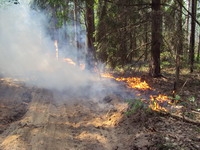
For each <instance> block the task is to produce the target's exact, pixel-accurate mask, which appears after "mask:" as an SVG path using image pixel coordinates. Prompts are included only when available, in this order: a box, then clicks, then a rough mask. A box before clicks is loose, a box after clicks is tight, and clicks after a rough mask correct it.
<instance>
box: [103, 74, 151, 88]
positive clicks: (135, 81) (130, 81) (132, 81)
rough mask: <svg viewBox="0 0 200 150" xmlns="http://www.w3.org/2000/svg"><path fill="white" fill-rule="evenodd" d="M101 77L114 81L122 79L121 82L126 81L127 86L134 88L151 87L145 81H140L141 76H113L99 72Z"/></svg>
mask: <svg viewBox="0 0 200 150" xmlns="http://www.w3.org/2000/svg"><path fill="white" fill-rule="evenodd" d="M101 77H105V78H112V79H115V80H116V81H123V82H125V83H127V86H128V87H129V88H135V89H139V90H148V89H151V87H150V86H149V85H148V84H147V82H146V81H141V78H138V77H127V78H125V77H118V78H115V77H114V76H113V75H112V74H109V73H104V74H101Z"/></svg>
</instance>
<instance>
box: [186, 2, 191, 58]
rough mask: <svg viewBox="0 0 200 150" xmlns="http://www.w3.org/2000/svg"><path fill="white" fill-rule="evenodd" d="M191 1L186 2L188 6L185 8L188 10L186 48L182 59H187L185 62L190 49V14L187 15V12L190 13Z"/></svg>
mask: <svg viewBox="0 0 200 150" xmlns="http://www.w3.org/2000/svg"><path fill="white" fill-rule="evenodd" d="M190 6H191V0H189V1H188V6H187V9H188V14H187V20H186V25H187V26H186V37H187V48H186V50H185V52H184V57H185V58H187V60H189V57H188V52H189V47H190V35H189V33H190V31H189V30H190V14H189V12H191V11H190V9H191V7H190Z"/></svg>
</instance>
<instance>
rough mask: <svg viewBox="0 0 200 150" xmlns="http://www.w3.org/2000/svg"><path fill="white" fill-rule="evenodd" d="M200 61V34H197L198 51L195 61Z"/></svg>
mask: <svg viewBox="0 0 200 150" xmlns="http://www.w3.org/2000/svg"><path fill="white" fill-rule="evenodd" d="M199 60H200V33H199V43H198V51H197V61H198V62H199Z"/></svg>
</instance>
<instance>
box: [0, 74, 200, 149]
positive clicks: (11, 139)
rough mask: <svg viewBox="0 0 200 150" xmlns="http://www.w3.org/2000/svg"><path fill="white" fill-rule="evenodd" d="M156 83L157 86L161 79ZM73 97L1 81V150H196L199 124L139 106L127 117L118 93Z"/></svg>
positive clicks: (127, 109)
mask: <svg viewBox="0 0 200 150" xmlns="http://www.w3.org/2000/svg"><path fill="white" fill-rule="evenodd" d="M155 82H156V83H157V84H156V85H157V86H158V87H161V86H159V83H161V82H162V81H155ZM163 82H164V81H163ZM166 83H168V82H166ZM161 85H163V86H164V85H165V84H161ZM122 92H124V91H122ZM77 93H78V91H77ZM77 93H76V92H75V93H71V92H67V91H65V92H58V91H51V90H46V89H40V88H35V87H27V86H25V85H24V84H23V83H20V82H19V81H16V80H13V79H8V78H1V80H0V149H1V150H147V149H150V150H157V149H158V150H159V149H160V150H164V149H165V150H168V149H177V150H180V149H184V150H193V149H194V150H198V149H200V127H199V126H198V124H195V123H192V122H191V123H190V122H186V121H184V120H182V119H178V118H175V117H172V116H171V115H166V114H162V113H158V112H154V111H151V110H149V109H143V108H141V107H139V109H137V111H135V112H133V113H127V112H129V110H130V108H129V106H128V103H127V102H125V100H124V97H123V96H120V93H116V92H114V93H112V92H111V93H109V91H107V93H106V94H105V95H101V94H99V95H98V94H97V96H95V95H92V96H87V95H79V94H77ZM143 94H144V93H143ZM135 95H136V94H135ZM129 96H130V95H129Z"/></svg>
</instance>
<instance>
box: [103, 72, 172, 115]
mask: <svg viewBox="0 0 200 150" xmlns="http://www.w3.org/2000/svg"><path fill="white" fill-rule="evenodd" d="M101 77H104V78H111V79H114V80H116V81H123V82H125V83H127V86H128V88H135V89H140V90H150V89H152V88H151V87H150V86H149V85H148V83H147V82H146V81H142V80H141V78H138V77H127V78H124V77H118V78H116V77H114V76H113V75H112V74H109V73H103V74H101ZM163 104H170V98H169V97H168V96H166V95H162V94H159V95H150V102H149V108H151V109H152V110H154V111H165V112H167V109H166V108H165V106H162V105H163Z"/></svg>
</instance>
